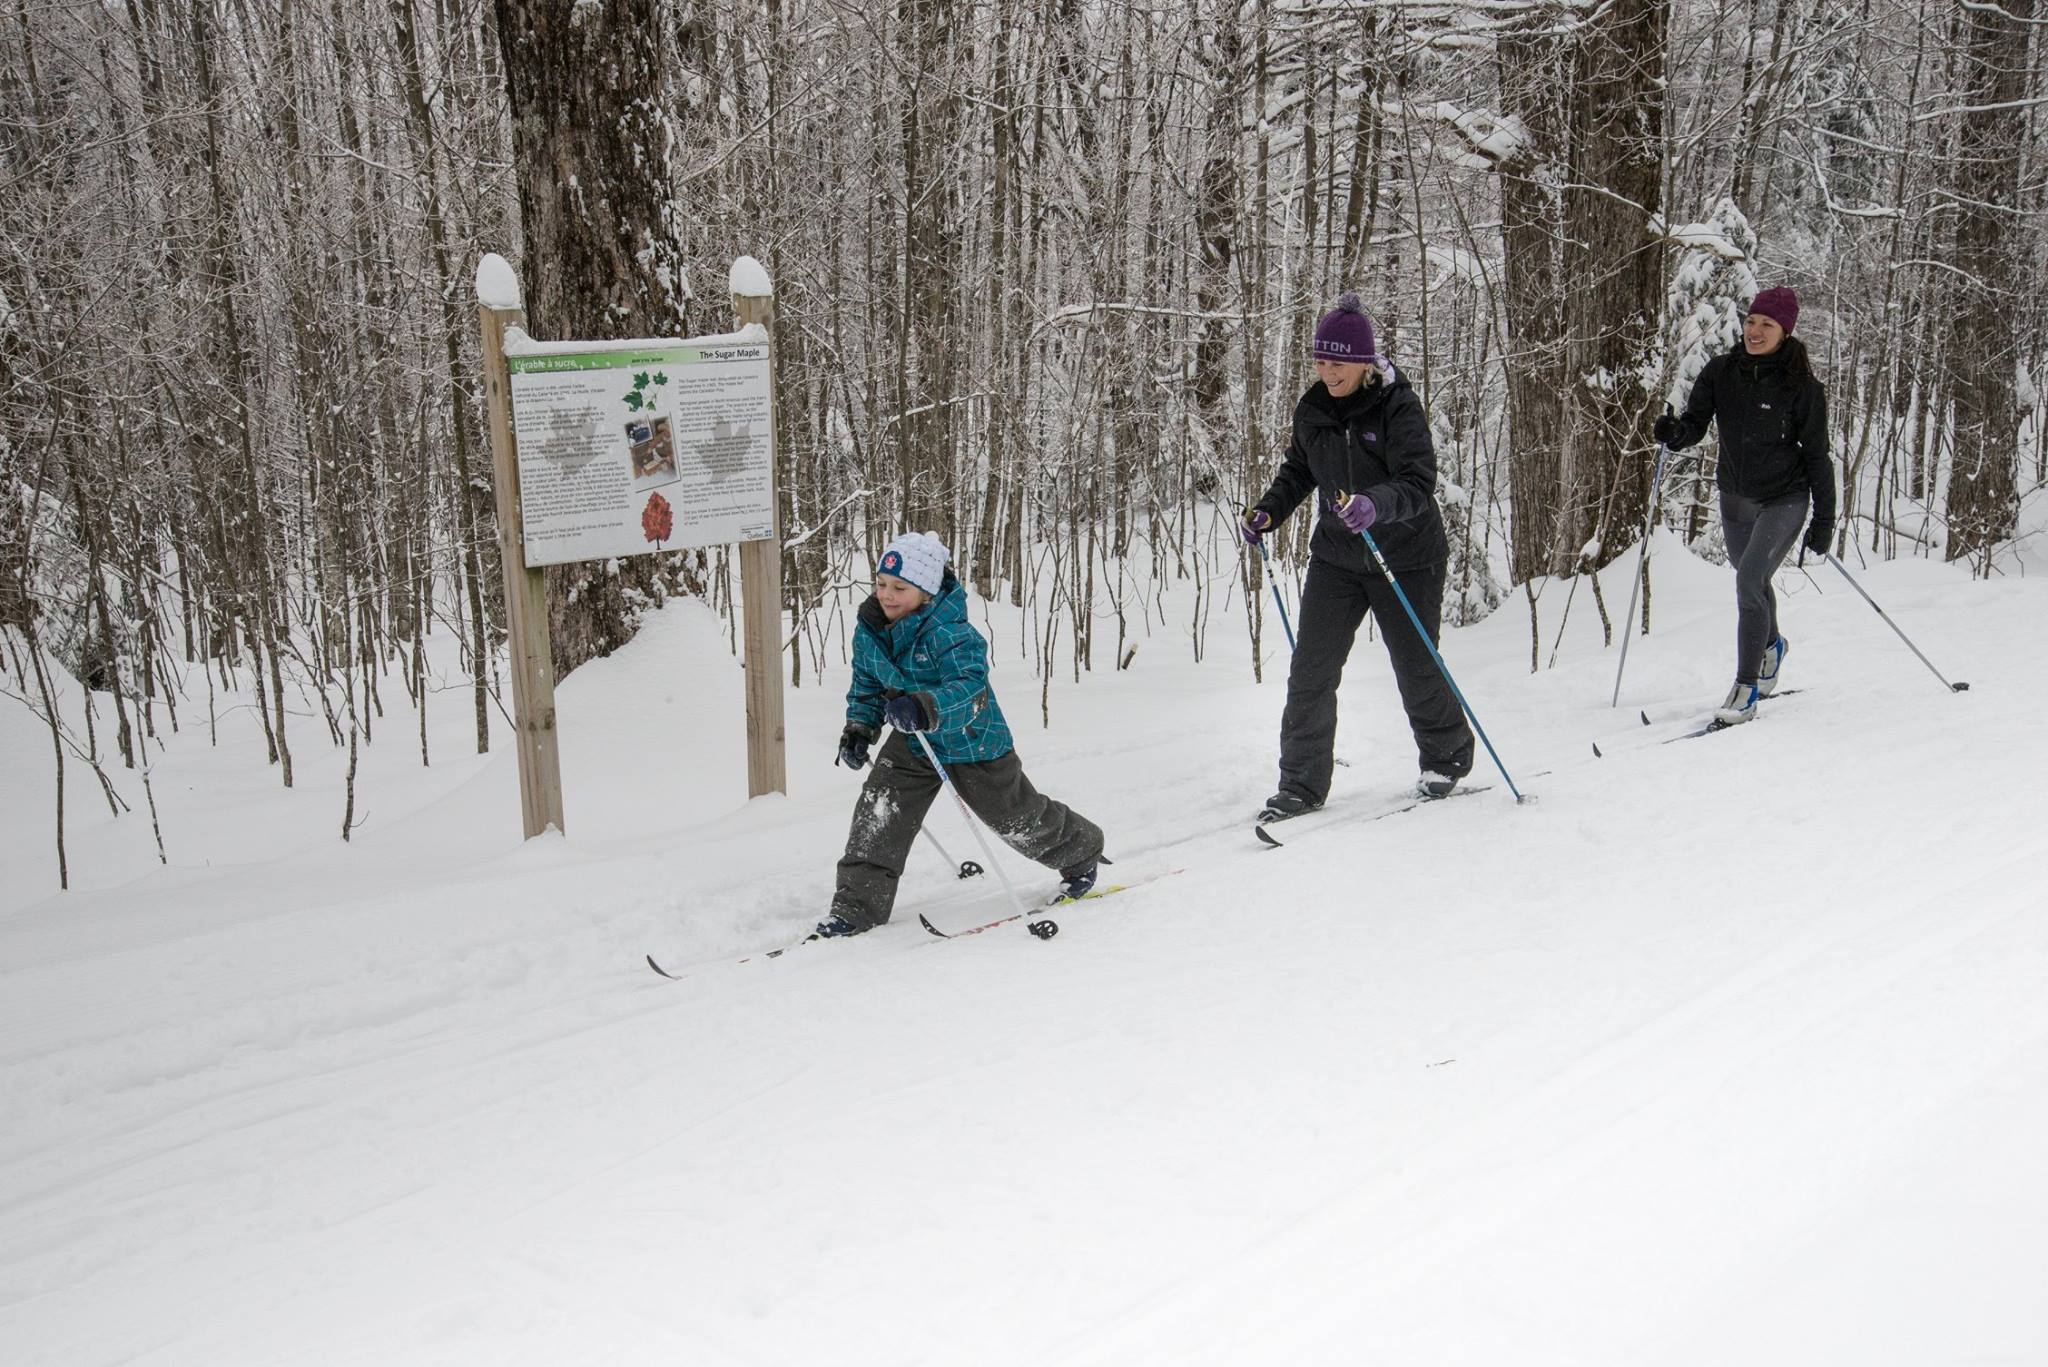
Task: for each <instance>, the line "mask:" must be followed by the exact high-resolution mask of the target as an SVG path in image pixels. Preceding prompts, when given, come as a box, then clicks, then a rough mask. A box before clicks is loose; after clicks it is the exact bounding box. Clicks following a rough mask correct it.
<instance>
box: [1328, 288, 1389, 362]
mask: <svg viewBox="0 0 2048 1367" xmlns="http://www.w3.org/2000/svg"><path fill="white" fill-rule="evenodd" d="M1310 354H1311V355H1312V356H1314V357H1315V359H1316V360H1318V361H1348V362H1351V363H1353V364H1359V363H1363V364H1365V365H1382V364H1384V362H1383V360H1382V359H1381V357H1380V353H1379V347H1378V345H1377V340H1376V339H1375V338H1374V337H1373V333H1372V318H1371V316H1370V315H1369V314H1367V313H1366V311H1365V304H1364V302H1363V301H1362V300H1360V299H1359V297H1358V291H1357V290H1346V291H1344V293H1342V294H1340V295H1338V296H1337V303H1336V306H1335V307H1333V308H1332V309H1331V310H1330V311H1329V312H1328V313H1326V314H1324V315H1323V316H1322V318H1321V319H1320V320H1319V321H1318V322H1317V323H1316V341H1315V347H1314V349H1313V350H1312V351H1311V352H1310Z"/></svg>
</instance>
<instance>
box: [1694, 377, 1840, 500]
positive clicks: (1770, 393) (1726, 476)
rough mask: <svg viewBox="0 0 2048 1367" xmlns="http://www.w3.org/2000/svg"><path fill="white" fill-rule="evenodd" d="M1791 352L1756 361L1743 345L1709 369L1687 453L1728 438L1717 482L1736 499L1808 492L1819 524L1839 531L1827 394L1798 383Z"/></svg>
mask: <svg viewBox="0 0 2048 1367" xmlns="http://www.w3.org/2000/svg"><path fill="white" fill-rule="evenodd" d="M1787 349H1788V348H1787V347H1783V346H1781V347H1779V348H1778V350H1776V351H1773V352H1771V353H1770V354H1768V355H1765V356H1752V355H1750V354H1749V352H1748V350H1747V349H1746V348H1745V347H1744V346H1743V345H1742V344H1741V343H1740V342H1737V343H1736V344H1735V349H1734V350H1733V351H1729V352H1724V353H1723V354H1721V355H1719V356H1716V357H1714V359H1713V360H1711V361H1708V362H1707V364H1706V365H1705V367H1703V368H1702V369H1701V371H1700V377H1699V379H1697V380H1695V381H1693V386H1692V394H1691V395H1690V397H1688V398H1687V400H1686V404H1685V415H1684V416H1683V417H1681V418H1680V419H1679V420H1678V437H1677V439H1676V440H1675V441H1673V442H1672V443H1671V449H1672V450H1674V451H1682V450H1684V449H1685V448H1686V447H1688V446H1691V445H1693V444H1694V443H1696V442H1697V441H1699V440H1700V438H1702V437H1704V436H1705V435H1706V434H1707V424H1708V423H1709V422H1715V423H1718V424H1719V426H1720V431H1721V463H1720V466H1719V468H1718V469H1717V470H1716V472H1715V476H1714V477H1715V480H1716V482H1717V483H1719V484H1720V486H1721V487H1722V488H1723V489H1725V490H1728V491H1729V492H1731V493H1737V494H1741V495H1742V496H1744V497H1745V498H1753V499H1755V500H1756V501H1757V502H1759V503H1764V502H1768V501H1770V500H1771V499H1774V498H1781V497H1783V496H1785V495H1786V494H1793V493H1799V492H1801V491H1805V492H1807V493H1809V494H1811V495H1812V497H1813V520H1814V521H1815V522H1819V523H1824V524H1826V525H1827V526H1829V527H1832V526H1834V524H1835V468H1834V465H1833V464H1832V463H1831V462H1830V461H1829V460H1828V401H1827V392H1826V391H1825V390H1824V389H1822V388H1821V383H1820V381H1819V380H1817V379H1815V378H1814V377H1813V376H1812V375H1811V374H1810V373H1808V374H1805V375H1802V376H1799V377H1796V378H1795V377H1794V375H1793V373H1792V369H1791V365H1790V360H1791V358H1790V357H1789V356H1788V355H1787V354H1786V353H1787Z"/></svg>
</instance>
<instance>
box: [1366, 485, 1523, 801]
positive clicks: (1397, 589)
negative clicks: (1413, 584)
mask: <svg viewBox="0 0 2048 1367" xmlns="http://www.w3.org/2000/svg"><path fill="white" fill-rule="evenodd" d="M1345 501H1346V498H1345V496H1344V495H1342V494H1340V495H1338V498H1337V502H1338V503H1339V504H1340V505H1341V504H1343V503H1344V502H1345ZM1359 535H1360V536H1362V537H1364V538H1365V548H1366V550H1368V551H1370V552H1372V560H1373V563H1374V564H1375V565H1378V566H1379V567H1380V573H1381V574H1384V575H1385V576H1386V577H1387V582H1388V583H1389V584H1392V585H1393V586H1394V596H1395V597H1396V598H1398V599H1400V600H1401V606H1402V608H1404V609H1405V610H1406V611H1407V613H1408V620H1409V621H1411V622H1413V623H1414V624H1415V634H1416V635H1417V636H1420V637H1421V638H1422V644H1423V645H1425V646H1427V647H1428V648H1429V658H1430V659H1432V660H1435V661H1436V667H1437V669H1438V670H1439V671H1440V672H1441V673H1442V674H1443V676H1444V682H1445V683H1447V684H1449V685H1450V686H1451V695H1452V696H1453V697H1455V698H1456V699H1457V700H1458V706H1460V707H1462V708H1464V709H1465V715H1466V716H1467V717H1468V718H1470V719H1471V722H1472V729H1473V730H1474V731H1477V732H1478V733H1479V740H1480V743H1481V744H1483V745H1484V746H1485V747H1486V753H1487V754H1488V755H1489V756H1491V757H1492V759H1493V767H1494V768H1496V769H1498V770H1500V776H1501V777H1502V778H1503V779H1506V780H1507V785H1508V791H1509V792H1511V793H1513V794H1514V795H1515V801H1517V802H1526V801H1528V799H1527V798H1525V797H1523V796H1522V790H1521V789H1520V788H1517V787H1516V786H1515V781H1514V779H1513V778H1510V777H1509V775H1508V767H1507V765H1505V764H1502V763H1501V762H1500V754H1499V752H1497V751H1496V750H1495V749H1494V748H1493V742H1492V741H1490V740H1488V739H1487V738H1486V728H1485V727H1483V726H1481V725H1480V724H1479V714H1478V713H1476V712H1474V711H1473V710H1472V704H1471V703H1468V702H1466V701H1465V694H1464V692H1463V691H1462V690H1461V689H1459V687H1458V681H1457V680H1456V679H1454V678H1452V677H1451V667H1450V666H1449V665H1447V664H1445V663H1444V657H1443V655H1442V654H1441V653H1439V652H1438V650H1437V648H1436V642H1434V641H1432V640H1430V639H1429V632H1428V631H1426V630H1424V629H1423V625H1422V618H1420V617H1419V616H1417V615H1416V612H1415V605H1414V604H1413V603H1411V602H1409V601H1408V594H1407V591H1406V590H1404V589H1403V588H1402V587H1401V581H1400V580H1398V579H1396V578H1395V577H1394V572H1393V571H1392V570H1390V569H1388V568H1387V559H1386V557H1385V556H1383V555H1381V554H1380V545H1379V542H1377V541H1374V540H1373V539H1372V533H1371V532H1369V531H1361V532H1360V533H1359Z"/></svg>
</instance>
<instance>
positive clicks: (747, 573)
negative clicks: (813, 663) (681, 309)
mask: <svg viewBox="0 0 2048 1367" xmlns="http://www.w3.org/2000/svg"><path fill="white" fill-rule="evenodd" d="M749 268H751V269H749ZM771 288H772V287H771V286H770V285H769V281H768V273H767V272H766V271H764V270H762V269H761V267H760V265H759V264H758V263H757V262H755V260H754V259H753V258H752V257H741V258H740V259H739V260H738V261H736V262H734V263H733V269H732V291H733V296H732V309H733V312H734V313H735V314H736V315H738V317H739V323H740V326H741V327H742V328H745V327H748V326H759V327H762V328H767V327H770V326H771V325H772V324H773V323H774V321H775V296H774V295H773V294H772V293H771V292H770V289H771ZM750 290H751V291H756V292H754V293H747V292H745V291H750ZM768 354H769V361H768V366H769V375H770V376H771V377H772V376H773V375H774V373H775V369H774V368H775V361H774V355H775V353H774V349H773V348H772V347H771V348H770V349H769V353H768ZM769 385H770V388H771V389H772V388H773V386H774V380H773V379H772V378H771V379H770V381H769ZM771 413H772V410H771ZM773 437H774V434H772V433H771V435H770V445H771V448H773V449H777V450H779V449H780V448H779V446H776V444H775V443H774V440H773ZM771 468H772V467H771ZM740 603H741V611H742V613H743V614H744V616H743V619H742V635H743V636H744V638H745V640H746V669H747V796H748V797H750V798H755V797H759V796H761V794H763V793H786V792H788V791H789V763H788V757H787V755H786V753H785V747H784V744H783V724H782V496H781V490H780V489H779V488H777V489H776V490H775V535H774V536H773V537H771V538H769V539H767V540H763V541H742V542H741V543H740Z"/></svg>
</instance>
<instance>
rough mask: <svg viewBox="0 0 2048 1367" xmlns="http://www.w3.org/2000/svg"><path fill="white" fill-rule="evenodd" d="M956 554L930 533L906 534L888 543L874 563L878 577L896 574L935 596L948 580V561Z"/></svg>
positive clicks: (906, 581)
mask: <svg viewBox="0 0 2048 1367" xmlns="http://www.w3.org/2000/svg"><path fill="white" fill-rule="evenodd" d="M952 555H953V553H952V552H951V551H949V550H947V549H946V543H945V542H943V541H941V540H939V538H938V537H936V536H934V535H933V534H932V533H930V532H905V533H903V535H901V536H899V537H897V538H896V539H895V540H894V541H891V542H890V543H889V549H887V550H885V551H883V552H882V558H881V559H880V560H879V561H877V562H875V573H876V574H893V575H895V576H896V577H897V578H898V579H901V580H903V581H904V582H905V583H908V584H915V585H917V586H918V587H919V588H921V589H923V590H924V591H925V592H926V593H931V594H936V593H937V592H938V591H939V583H940V581H942V580H943V579H944V578H945V577H946V561H947V560H949V559H951V558H952Z"/></svg>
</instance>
